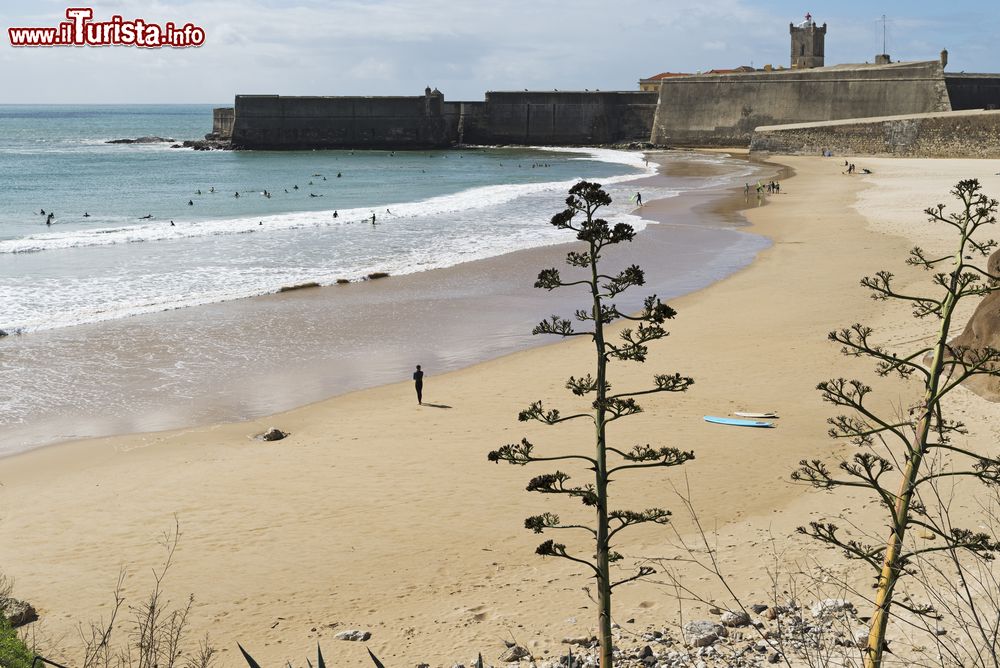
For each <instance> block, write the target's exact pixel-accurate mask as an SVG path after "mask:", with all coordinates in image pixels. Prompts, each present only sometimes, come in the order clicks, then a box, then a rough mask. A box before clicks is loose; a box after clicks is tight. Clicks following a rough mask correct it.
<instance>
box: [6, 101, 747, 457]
mask: <svg viewBox="0 0 1000 668" xmlns="http://www.w3.org/2000/svg"><path fill="white" fill-rule="evenodd" d="M210 126H211V107H210V106H206V105H197V106H187V105H170V106H0V184H3V197H0V329H2V330H4V331H6V332H8V333H9V334H12V335H11V336H8V337H6V338H2V339H0V433H3V431H6V432H7V436H8V437H7V438H5V439H3V442H2V443H0V454H3V453H9V452H14V451H18V450H22V449H24V448H27V447H33V446H37V445H43V444H45V443H50V442H54V441H58V440H65V439H69V438H80V437H85V436H96V435H104V434H109V433H116V432H120V431H132V430H140V429H142V430H146V429H162V428H169V427H175V426H183V425H184V424H187V423H188V422H192V421H193V422H205V421H216V420H222V419H246V418H248V417H254V416H257V415H263V414H267V413H270V412H274V411H275V410H279V409H281V408H288V407H291V406H294V405H300V404H302V403H307V402H308V401H312V400H316V399H320V398H323V397H324V396H328V395H329V394H332V393H335V392H338V391H344V390H347V389H355V388H357V387H364V386H368V385H372V384H377V383H380V382H387V381H388V380H390V379H391V378H392V377H393V376H392V373H394V372H395V371H394V369H395V367H394V366H393V365H394V364H396V360H392V361H391V362H390V361H388V360H390V358H392V357H393V355H392V354H390V353H389V352H386V351H387V350H388V349H389V348H391V347H392V346H391V345H390V344H389V343H386V344H385V346H386V351H383V354H382V355H381V358H380V360H378V363H373V362H372V361H371V360H366V359H365V358H366V357H367V356H368V354H370V353H371V350H372V347H371V345H370V343H371V342H370V341H367V340H366V341H364V342H362V345H360V346H357V347H355V346H354V345H353V343H356V342H357V339H358V336H359V334H358V332H359V331H361V329H359V328H362V329H363V324H362V323H360V322H358V324H356V326H354V327H355V328H354V329H351V327H349V326H348V325H346V324H344V323H349V322H353V320H352V318H355V317H356V316H357V314H359V313H365V312H367V311H366V309H369V308H371V302H372V299H373V296H372V295H370V294H369V295H368V296H367V297H365V300H366V301H362V302H353V303H352V302H351V301H350V300H346V301H345V302H344V303H343V304H341V305H340V306H339V307H338V308H342V309H344V310H343V311H342V312H340V313H339V314H338V313H335V312H331V314H330V315H328V319H327V320H325V321H322V322H312V321H309V318H311V317H312V314H311V311H310V310H309V308H310V307H309V306H302V308H301V309H299V310H297V311H295V313H294V314H291V316H290V317H292V318H294V319H295V321H296V322H297V325H296V326H295V327H285V326H284V325H283V324H278V323H276V322H275V321H274V320H273V319H272V316H273V315H274V314H275V313H277V312H279V311H280V310H281V309H287V308H289V304H296V303H297V302H295V301H292V302H289V301H287V300H285V301H282V302H274V304H273V305H271V306H261V302H255V301H253V300H246V299H245V298H249V297H258V296H261V295H267V294H270V293H275V292H278V291H279V290H280V289H281V288H282V287H286V286H292V285H299V284H302V283H307V282H317V283H320V284H321V285H330V284H333V283H335V282H336V281H337V280H338V279H348V280H350V281H357V280H360V279H362V278H363V277H365V276H367V275H368V274H370V273H373V272H387V273H389V274H391V275H393V276H400V275H407V274H419V273H422V272H428V271H430V270H435V269H438V270H440V269H444V268H447V267H454V266H456V265H461V264H462V263H466V262H469V261H473V260H482V259H485V258H492V257H496V256H500V255H504V254H507V253H511V252H514V251H519V250H524V249H530V248H536V247H540V246H546V245H551V244H556V243H562V242H565V241H567V238H566V236H565V234H564V233H561V232H560V231H559V230H556V229H555V228H553V227H552V226H550V225H548V224H547V221H548V219H549V218H550V217H551V215H552V213H554V212H556V211H558V210H560V209H561V208H562V201H563V200H564V199H565V196H566V190H567V189H568V188H569V187H570V186H571V185H572V184H573V183H575V182H576V181H577V180H579V179H581V178H586V179H590V180H597V181H600V182H601V183H602V184H604V186H605V188H606V189H607V190H608V191H609V193H610V194H611V196H612V198H613V200H614V203H613V204H612V206H611V207H609V208H608V209H607V210H606V211H605V212H604V215H605V217H606V218H608V219H609V220H610V221H611V222H618V221H624V222H628V223H629V224H631V225H633V226H634V227H636V228H637V229H639V230H641V229H643V228H644V227H645V225H646V221H644V220H643V219H641V218H640V217H639V216H637V215H635V214H634V213H633V212H632V209H633V208H634V205H633V203H632V201H631V197H632V195H633V194H634V192H635V190H636V187H635V186H634V185H632V184H631V183H630V181H633V180H634V179H636V178H639V177H643V176H646V175H649V174H651V173H652V170H651V168H650V167H648V166H647V165H646V164H645V163H644V160H643V157H642V155H641V154H640V153H636V152H626V151H612V150H604V149H561V150H554V149H531V148H479V149H467V150H452V151H429V152H428V151H419V152H410V151H399V152H389V151H354V152H352V151H306V152H227V151H210V152H202V151H193V150H190V149H172V148H169V146H170V145H169V144H153V145H148V144H142V145H140V144H131V145H122V144H108V143H106V142H107V141H108V140H110V139H116V138H134V137H139V136H146V135H156V136H162V137H169V138H172V139H176V140H183V139H192V138H198V137H200V136H202V135H203V134H204V133H205V132H207V131H208V130H209V129H210ZM678 159H679V160H689V161H707V162H711V163H713V164H716V165H721V166H724V167H726V169H723V170H722V172H721V174H722V175H720V176H717V177H711V178H704V179H699V180H697V181H694V180H691V179H687V180H685V179H676V180H675V181H676V183H673V182H672V183H670V184H669V186H659V187H656V188H651V187H647V186H644V187H643V188H642V191H643V197H644V198H645V199H646V200H647V201H648V200H651V199H657V198H666V197H675V196H677V195H679V194H681V193H683V192H686V191H689V190H692V189H713V188H721V187H725V186H728V185H732V184H733V183H736V182H740V183H741V182H742V181H741V180H740V179H742V178H744V177H746V176H747V175H748V174H750V172H751V171H752V169H751V168H749V167H748V166H747V165H746V164H745V163H744V164H740V163H736V162H732V163H727V162H726V158H723V157H710V156H695V155H690V156H687V157H681V158H678ZM265 192H267V193H268V194H269V195H270V196H266V195H265ZM236 193H239V197H236ZM42 210H44V211H45V212H46V213H45V214H44V215H43V214H42V213H41V211H42ZM335 212H336V217H335V216H334V213H335ZM50 213H51V214H54V216H53V218H52V220H51V223H52V224H51V225H48V224H46V221H47V220H48V214H50ZM373 215H374V216H375V225H372V216H373ZM171 222H172V223H173V224H171ZM709 236H710V237H711V238H708V237H705V238H700V239H698V240H692V239H694V237H691V239H689V241H688V243H690V244H697V245H699V246H700V248H699V249H697V250H698V252H700V253H708V255H706V256H705V257H704V260H703V262H702V263H701V264H700V265H699V266H698V267H692V268H690V270H687V273H686V274H684V277H686V278H687V279H692V277H695V276H697V277H698V280H696V281H695V283H698V281H701V283H699V285H701V284H703V283H704V282H705V281H710V280H711V279H713V278H717V277H718V276H719V275H722V274H724V273H726V272H728V271H732V270H733V269H734V268H736V267H738V266H742V264H745V263H746V262H748V261H749V258H751V257H752V256H753V254H754V253H755V252H756V251H757V250H759V248H760V247H761V244H760V242H759V241H756V240H755V238H752V237H750V235H745V234H742V233H739V232H734V231H732V230H725V231H720V230H715V231H712V232H711V233H710V234H709ZM691 250H694V249H691ZM713 253H714V254H713ZM678 276H679V275H678ZM684 277H680V276H679V277H678V281H679V282H678V285H688V283H686V282H685V280H686V279H684ZM682 279H684V280H682ZM501 282H502V281H501ZM494 283H495V282H494ZM436 289H439V290H440V287H438V288H436ZM496 290H497V286H496V285H493V284H491V285H486V284H482V285H479V286H478V287H476V286H473V287H472V288H470V287H469V286H463V287H462V288H461V289H458V288H456V289H455V291H454V293H453V294H454V296H455V297H456V299H458V300H459V301H460V300H461V299H463V298H471V299H479V298H482V297H483V296H484V295H487V294H493V295H494V296H496V294H495V293H496ZM400 299H403V298H402V297H399V296H398V295H396V296H393V293H392V292H391V291H390V294H389V296H386V295H385V294H380V295H379V296H378V297H377V299H376V300H375V301H377V302H379V303H381V304H383V305H385V304H390V305H391V306H392V308H394V309H396V308H398V309H400V312H401V313H402V312H405V311H406V308H404V307H402V306H400V302H399V300H400ZM423 299H424V296H417V297H413V298H412V299H411V300H410V302H409V303H410V304H411V305H412V304H414V303H422V302H421V300H423ZM404 301H405V299H404ZM226 304H232V305H233V306H231V307H223V306H222V305H226ZM268 304H271V302H268ZM437 308H438V310H439V311H441V310H447V309H448V308H449V306H448V305H447V304H444V305H442V304H439V305H438V307H437ZM255 309H256V310H255ZM262 309H263V310H262ZM267 309H270V310H267ZM251 310H252V311H253V313H250V311H251ZM286 315H289V314H287V313H286ZM372 317H373V318H375V320H370V321H369V322H375V321H377V319H378V318H379V317H381V316H380V315H379V314H377V313H375V314H372ZM432 317H433V316H432ZM455 317H456V318H460V315H456V316H455ZM241 318H244V319H246V318H249V319H252V320H253V321H254V322H259V321H261V320H265V319H266V320H268V321H269V322H271V323H272V329H271V331H270V335H269V334H260V333H253V334H249V335H248V334H246V330H247V324H246V320H241ZM283 322H284V321H283ZM394 322H395V321H394V320H393V319H392V318H391V317H389V318H388V319H387V320H385V321H384V322H383V323H382V325H381V326H382V327H383V328H384V329H385V330H386V331H387V332H390V333H391V331H392V330H394V329H395V327H394ZM486 324H488V323H486ZM494 324H495V323H494ZM518 326H520V325H518ZM495 329H496V328H495V327H494V330H495ZM463 332H465V333H464V334H463ZM452 333H454V335H455V336H456V337H459V339H460V338H461V336H465V337H466V339H464V340H461V341H459V340H458V339H455V340H454V341H450V342H442V344H441V348H445V347H447V348H448V349H449V350H450V351H451V352H450V353H449V355H444V354H439V353H438V352H435V351H436V349H433V350H432V349H431V348H427V349H426V350H425V352H426V353H427V355H428V356H432V359H434V357H433V356H434V355H438V358H437V361H438V362H439V365H438V368H437V369H435V371H439V370H441V369H443V368H454V367H455V366H457V365H460V364H463V363H468V362H470V361H475V359H477V358H478V359H482V358H484V357H488V356H495V355H496V354H502V353H503V352H508V351H510V350H512V349H516V347H517V346H518V345H520V343H519V341H521V339H518V338H517V337H513V335H511V336H508V337H506V338H504V337H500V338H502V339H503V340H500V339H498V338H497V337H496V336H493V338H492V339H488V340H486V341H484V340H483V338H484V337H483V335H482V334H481V332H479V333H468V332H466V330H463V329H462V328H461V327H456V328H454V330H453V332H452ZM451 335H452V334H451V333H449V332H442V331H438V330H435V334H434V336H435V337H437V336H443V337H446V336H451ZM338 336H339V337H341V338H339V339H338V338H336V337H338ZM386 338H391V336H389V335H387V337H386ZM383 340H386V339H383ZM463 341H464V342H463ZM392 345H396V346H397V350H398V349H401V348H402V347H403V346H404V342H402V341H397V342H396V343H395V344H392ZM411 345H412V342H411ZM463 346H465V348H463ZM321 347H322V348H323V349H324V351H325V350H326V349H327V348H331V349H333V350H334V351H335V354H333V355H332V356H331V355H330V354H328V353H326V352H323V353H319V352H317V351H318V349H319V348H321ZM456 350H466V352H465V353H462V354H459V353H456V352H455V351H456ZM338 355H339V356H338ZM318 358H322V359H323V360H324V364H322V365H320V366H319V367H317V366H316V360H317V359H318ZM352 359H354V360H358V359H362V360H365V361H364V363H361V364H358V365H357V368H356V369H354V370H353V371H350V372H347V371H344V370H345V369H351V368H352V367H351V360H352ZM399 363H400V364H403V363H404V362H403V361H402V360H399ZM380 364H381V366H379V365H380ZM251 367H252V368H253V369H256V370H257V371H255V372H254V371H251V370H249V369H250V368H251ZM281 369H286V370H287V369H293V370H294V371H295V373H294V374H290V373H282V372H279V370H281ZM331 369H336V370H337V371H338V372H337V373H333V372H332V371H331ZM341 372H342V373H341ZM254 373H257V375H254ZM338 373H340V375H341V376H342V378H340V380H338V381H335V382H334V381H330V380H329V378H330V377H331V376H333V377H338ZM263 379H267V382H268V383H270V384H271V389H270V390H269V391H268V390H267V389H265V387H264V385H263V382H264V381H263ZM234 388H236V389H235V390H234ZM239 388H243V390H242V394H241V391H240V389H239ZM206 406H208V407H210V408H209V409H206V408H205V407H206Z"/></svg>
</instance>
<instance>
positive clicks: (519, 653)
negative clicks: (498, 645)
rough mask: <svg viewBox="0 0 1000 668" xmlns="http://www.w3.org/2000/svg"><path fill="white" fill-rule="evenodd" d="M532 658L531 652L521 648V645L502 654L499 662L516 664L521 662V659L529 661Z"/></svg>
mask: <svg viewBox="0 0 1000 668" xmlns="http://www.w3.org/2000/svg"><path fill="white" fill-rule="evenodd" d="M530 656H531V652H529V651H528V650H527V649H525V648H524V647H521V646H520V645H514V646H513V647H509V648H507V651H506V652H504V653H503V654H501V655H500V656H499V658H498V660H499V661H502V662H504V663H514V662H515V661H520V660H521V659H527V658H529V657H530Z"/></svg>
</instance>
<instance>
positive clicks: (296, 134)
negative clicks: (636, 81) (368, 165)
mask: <svg viewBox="0 0 1000 668" xmlns="http://www.w3.org/2000/svg"><path fill="white" fill-rule="evenodd" d="M656 99H657V94H656V93H645V92H631V91H629V92H599V91H593V92H592V91H583V92H575V91H568V92H559V91H553V92H489V93H487V94H486V100H485V101H484V102H445V101H444V96H443V95H442V94H441V93H440V92H438V91H436V90H435V91H431V90H429V89H428V90H427V91H426V92H425V95H423V96H411V97H404V96H400V97H287V96H286V97H282V96H278V95H238V96H236V106H235V108H234V109H225V108H222V109H216V110H215V114H214V122H213V132H214V133H215V134H217V135H219V136H224V128H225V126H226V124H227V122H228V123H229V125H230V126H231V128H232V131H231V135H230V136H231V138H232V144H233V146H234V147H235V148H247V149H303V148H391V149H406V148H413V149H417V148H443V147H447V146H452V145H455V144H487V145H497V144H515V145H537V146H553V145H555V146H564V145H593V144H612V143H616V142H623V141H625V142H627V141H639V142H645V141H648V139H649V128H650V127H651V126H652V122H653V115H654V113H655V110H656ZM230 116H232V117H233V120H232V121H227V119H229V118H230Z"/></svg>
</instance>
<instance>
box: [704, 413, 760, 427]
mask: <svg viewBox="0 0 1000 668" xmlns="http://www.w3.org/2000/svg"><path fill="white" fill-rule="evenodd" d="M705 422H714V423H715V424H725V425H730V426H733V427H774V423H772V422H762V421H760V420H741V419H739V418H728V417H717V416H715V415H706V416H705Z"/></svg>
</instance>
